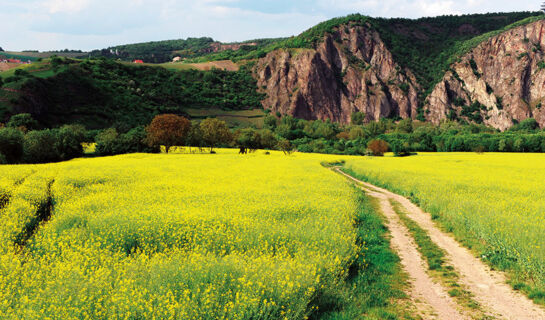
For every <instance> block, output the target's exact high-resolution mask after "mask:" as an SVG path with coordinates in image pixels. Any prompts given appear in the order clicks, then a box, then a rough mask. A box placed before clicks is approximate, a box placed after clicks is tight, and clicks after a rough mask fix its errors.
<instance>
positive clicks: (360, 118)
mask: <svg viewBox="0 0 545 320" xmlns="http://www.w3.org/2000/svg"><path fill="white" fill-rule="evenodd" d="M350 120H351V121H350V123H351V124H353V125H356V126H360V125H362V124H363V122H364V121H365V113H363V112H359V111H356V112H353V113H352V115H351V116H350Z"/></svg>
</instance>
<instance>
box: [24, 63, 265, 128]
mask: <svg viewBox="0 0 545 320" xmlns="http://www.w3.org/2000/svg"><path fill="white" fill-rule="evenodd" d="M21 91H22V92H27V93H32V94H24V95H22V96H21V97H20V98H19V99H18V101H17V110H18V112H20V113H22V112H32V114H33V115H34V116H35V117H36V118H37V120H39V121H40V122H41V123H42V124H44V125H45V126H46V127H55V126H58V125H60V124H66V123H80V124H83V125H85V126H86V127H87V128H90V129H103V128H107V127H110V126H113V125H114V124H115V123H124V124H125V126H126V127H127V128H132V127H136V126H139V125H144V124H147V123H149V122H150V121H151V119H152V118H153V116H155V115H156V114H163V113H174V114H184V108H188V107H212V106H213V107H220V108H223V109H228V110H240V109H252V108H261V100H262V98H263V95H262V94H260V93H258V92H257V85H256V81H255V79H253V78H252V76H251V72H250V70H249V69H248V68H241V69H240V71H238V72H227V71H220V70H211V71H197V70H187V71H169V70H165V69H163V68H158V67H144V66H132V65H124V64H121V63H116V62H114V61H108V60H86V61H83V62H81V63H75V64H72V65H70V66H69V67H68V68H67V69H66V70H63V71H60V72H59V73H58V74H57V75H55V76H53V77H50V78H47V79H41V78H32V79H27V80H25V82H24V83H23V84H22V89H21Z"/></svg>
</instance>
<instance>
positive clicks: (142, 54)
mask: <svg viewBox="0 0 545 320" xmlns="http://www.w3.org/2000/svg"><path fill="white" fill-rule="evenodd" d="M281 40H282V39H281V38H279V39H256V40H248V41H244V42H242V43H237V44H232V43H220V42H217V41H215V40H214V39H212V38H209V37H203V38H187V39H185V40H184V39H179V40H165V41H152V42H143V43H135V44H127V45H120V46H115V47H110V48H106V49H102V50H94V51H92V52H91V53H90V55H91V56H93V57H107V58H114V59H121V60H125V61H132V60H143V61H144V62H148V63H164V62H169V61H171V60H172V59H173V58H174V57H180V58H183V59H192V61H193V62H195V61H211V60H226V59H231V58H233V59H234V58H235V57H238V56H246V55H247V54H248V53H250V52H254V51H258V50H260V49H261V48H264V47H265V46H267V45H269V44H271V43H275V42H278V41H281ZM234 49H236V50H234ZM204 57H207V58H204Z"/></svg>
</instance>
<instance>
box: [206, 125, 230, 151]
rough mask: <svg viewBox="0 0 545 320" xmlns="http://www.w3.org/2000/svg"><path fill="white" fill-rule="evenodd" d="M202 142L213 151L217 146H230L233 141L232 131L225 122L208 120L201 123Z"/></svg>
mask: <svg viewBox="0 0 545 320" xmlns="http://www.w3.org/2000/svg"><path fill="white" fill-rule="evenodd" d="M200 130H201V133H202V140H203V142H204V145H205V146H207V147H209V148H210V151H212V150H213V149H214V148H215V147H216V146H218V145H222V144H228V143H230V142H231V141H232V140H233V137H232V134H231V131H229V128H228V127H227V124H226V123H225V121H221V120H218V119H215V118H208V119H205V120H203V121H202V122H201V123H200Z"/></svg>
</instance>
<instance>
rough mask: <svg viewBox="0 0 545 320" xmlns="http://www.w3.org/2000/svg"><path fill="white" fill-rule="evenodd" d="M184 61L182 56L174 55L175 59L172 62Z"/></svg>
mask: <svg viewBox="0 0 545 320" xmlns="http://www.w3.org/2000/svg"><path fill="white" fill-rule="evenodd" d="M180 61H182V57H174V59H172V62H180Z"/></svg>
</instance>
